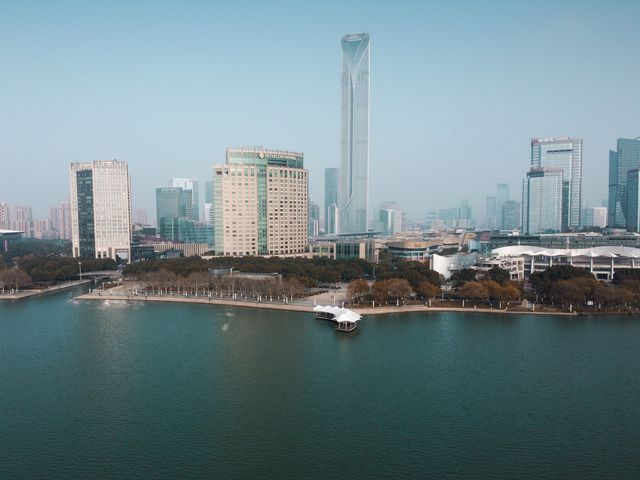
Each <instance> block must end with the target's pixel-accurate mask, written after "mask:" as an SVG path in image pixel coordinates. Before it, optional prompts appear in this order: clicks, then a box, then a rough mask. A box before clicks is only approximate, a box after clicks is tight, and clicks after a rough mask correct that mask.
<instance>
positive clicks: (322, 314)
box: [313, 305, 362, 332]
mask: <svg viewBox="0 0 640 480" xmlns="http://www.w3.org/2000/svg"><path fill="white" fill-rule="evenodd" d="M313 311H314V312H315V314H316V318H318V319H320V320H329V321H332V322H335V323H336V330H337V331H339V332H353V331H354V330H355V329H356V328H357V326H358V321H359V320H360V319H361V318H362V315H360V314H359V313H357V312H354V311H353V310H349V309H348V308H341V307H332V306H331V305H316V306H315V307H313Z"/></svg>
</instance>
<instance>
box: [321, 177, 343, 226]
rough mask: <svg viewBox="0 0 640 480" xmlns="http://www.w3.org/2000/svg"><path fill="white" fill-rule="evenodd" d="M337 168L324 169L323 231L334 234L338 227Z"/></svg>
mask: <svg viewBox="0 0 640 480" xmlns="http://www.w3.org/2000/svg"><path fill="white" fill-rule="evenodd" d="M339 171H340V169H338V168H325V170H324V233H325V234H327V235H334V234H335V233H336V232H337V229H338V225H337V222H338V218H337V215H336V209H337V207H338V191H339V190H340V187H339V178H340V177H339Z"/></svg>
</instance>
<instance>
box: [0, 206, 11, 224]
mask: <svg viewBox="0 0 640 480" xmlns="http://www.w3.org/2000/svg"><path fill="white" fill-rule="evenodd" d="M10 228H11V215H10V214H9V204H7V203H5V202H0V229H4V230H9V229H10Z"/></svg>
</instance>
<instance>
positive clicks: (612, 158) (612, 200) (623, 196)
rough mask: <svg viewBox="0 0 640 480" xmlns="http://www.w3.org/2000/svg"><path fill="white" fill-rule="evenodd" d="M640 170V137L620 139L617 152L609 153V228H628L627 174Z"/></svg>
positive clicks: (611, 151)
mask: <svg viewBox="0 0 640 480" xmlns="http://www.w3.org/2000/svg"><path fill="white" fill-rule="evenodd" d="M635 168H640V137H639V138H636V139H629V138H619V139H618V149H617V151H613V150H610V151H609V210H608V216H609V218H608V221H607V225H608V226H609V227H617V228H626V227H627V226H628V223H627V219H628V214H627V174H628V173H629V170H633V169H635Z"/></svg>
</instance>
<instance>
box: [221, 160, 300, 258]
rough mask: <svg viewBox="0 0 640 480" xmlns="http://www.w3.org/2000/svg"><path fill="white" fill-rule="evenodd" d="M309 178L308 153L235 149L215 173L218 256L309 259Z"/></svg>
mask: <svg viewBox="0 0 640 480" xmlns="http://www.w3.org/2000/svg"><path fill="white" fill-rule="evenodd" d="M308 195H309V176H308V172H307V170H305V169H304V157H303V154H302V153H295V152H287V151H282V150H269V149H264V148H230V149H228V150H227V159H226V163H225V164H224V165H216V166H215V167H213V210H214V211H213V221H214V224H213V232H214V247H215V252H216V254H217V255H231V256H242V255H287V254H299V253H304V251H305V248H306V246H307V244H308V230H307V229H308V214H309V211H308Z"/></svg>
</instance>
